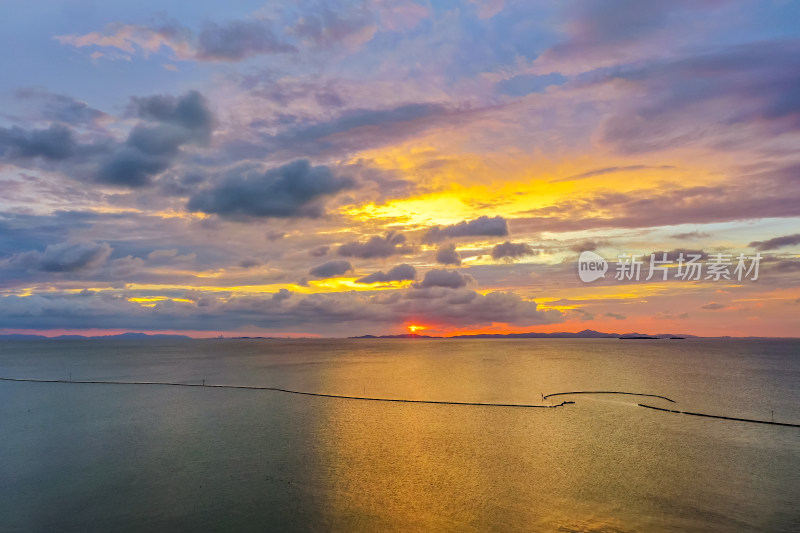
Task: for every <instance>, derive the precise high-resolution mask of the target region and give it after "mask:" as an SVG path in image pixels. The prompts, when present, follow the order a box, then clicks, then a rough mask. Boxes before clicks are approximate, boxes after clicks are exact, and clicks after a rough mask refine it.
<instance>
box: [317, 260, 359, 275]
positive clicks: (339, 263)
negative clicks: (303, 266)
mask: <svg viewBox="0 0 800 533" xmlns="http://www.w3.org/2000/svg"><path fill="white" fill-rule="evenodd" d="M352 271H353V265H352V264H351V263H350V261H344V260H335V261H328V262H327V263H322V264H321V265H317V266H315V267H314V268H312V269H311V270H309V271H308V274H309V275H310V276H312V277H315V278H334V277H337V276H342V275H344V274H347V273H348V272H352Z"/></svg>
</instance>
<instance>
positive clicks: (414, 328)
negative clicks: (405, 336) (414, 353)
mask: <svg viewBox="0 0 800 533" xmlns="http://www.w3.org/2000/svg"><path fill="white" fill-rule="evenodd" d="M423 329H428V328H427V327H426V326H419V325H417V324H409V325H408V332H409V333H416V332H418V331H421V330H423Z"/></svg>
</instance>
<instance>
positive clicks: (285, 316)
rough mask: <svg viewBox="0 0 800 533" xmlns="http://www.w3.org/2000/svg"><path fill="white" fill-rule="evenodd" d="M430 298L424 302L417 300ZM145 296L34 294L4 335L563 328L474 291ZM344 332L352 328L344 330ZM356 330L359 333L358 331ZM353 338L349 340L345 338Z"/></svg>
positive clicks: (508, 298) (5, 319)
mask: <svg viewBox="0 0 800 533" xmlns="http://www.w3.org/2000/svg"><path fill="white" fill-rule="evenodd" d="M414 293H425V294H424V296H425V297H424V298H418V297H415V296H413V295H414ZM142 295H146V294H143V293H141V292H138V291H122V290H111V291H101V292H91V291H85V292H83V293H72V294H65V293H57V292H43V293H34V294H32V295H30V296H27V297H18V296H5V297H2V296H0V328H36V329H55V328H76V329H77V328H86V327H95V328H102V329H128V330H131V329H133V330H145V331H147V330H163V329H164V328H165V324H168V327H169V328H170V329H172V330H193V331H197V330H211V331H220V330H228V331H236V330H245V331H246V330H247V329H248V328H253V327H263V328H267V329H271V330H277V331H286V330H287V328H291V329H290V330H291V331H298V329H297V328H301V329H300V331H309V332H310V333H316V334H324V335H332V336H342V335H343V334H351V333H349V332H357V331H359V330H363V331H364V332H373V333H374V332H380V331H381V330H385V329H386V328H391V327H395V326H396V325H397V324H400V323H402V322H403V321H404V320H407V318H408V317H409V316H414V317H416V318H417V319H418V320H420V321H421V322H423V323H436V324H442V325H450V326H460V327H466V326H476V325H489V324H492V323H508V324H513V325H516V326H520V327H525V326H530V325H534V324H543V323H553V322H561V321H563V316H562V314H561V313H560V312H558V311H555V310H548V311H542V310H539V309H538V306H537V304H536V302H533V301H529V300H524V299H522V298H520V297H519V296H518V295H516V294H513V293H505V292H492V293H489V294H486V295H482V294H478V293H476V292H475V291H472V290H467V289H463V288H461V289H447V288H442V287H433V288H430V289H425V290H422V289H413V290H410V291H408V290H398V291H381V294H379V295H365V294H362V293H357V292H348V293H328V294H310V295H299V294H293V293H291V292H290V291H288V290H285V289H284V290H281V291H278V292H276V293H273V294H265V295H258V296H235V295H230V294H226V295H219V294H216V293H202V292H194V293H191V294H189V293H181V294H176V295H175V296H179V297H180V298H183V299H189V300H191V301H190V302H176V301H170V300H164V301H159V302H155V305H153V306H151V307H144V306H141V305H139V304H137V303H135V302H132V301H130V300H128V298H130V297H135V296H142ZM343 328H345V329H343ZM354 328H357V329H355V330H354ZM345 332H347V333H345Z"/></svg>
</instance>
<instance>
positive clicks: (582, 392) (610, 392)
mask: <svg viewBox="0 0 800 533" xmlns="http://www.w3.org/2000/svg"><path fill="white" fill-rule="evenodd" d="M568 394H627V395H630V396H649V397H651V398H661V399H662V400H667V401H668V402H672V403H675V400H670V399H669V398H667V397H666V396H659V395H658V394H642V393H639V392H621V391H609V390H581V391H573V392H554V393H552V394H546V395H544V396H543V398H544V399H547V398H549V397H551V396H565V395H568Z"/></svg>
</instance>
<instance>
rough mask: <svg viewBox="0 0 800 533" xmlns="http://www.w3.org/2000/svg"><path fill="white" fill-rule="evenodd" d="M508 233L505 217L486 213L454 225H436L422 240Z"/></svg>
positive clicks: (431, 240)
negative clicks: (490, 216)
mask: <svg viewBox="0 0 800 533" xmlns="http://www.w3.org/2000/svg"><path fill="white" fill-rule="evenodd" d="M507 235H508V222H507V221H506V219H505V218H503V217H501V216H499V215H498V216H496V217H494V218H489V217H488V216H486V215H484V216H482V217H479V218H476V219H475V220H470V221H466V220H464V221H461V222H459V223H458V224H453V225H452V226H434V227H432V228H430V229H429V230H428V231H427V232H426V233H425V235H424V236H423V238H422V240H423V242H426V243H433V242H440V241H443V240H446V239H461V238H464V237H505V236H507Z"/></svg>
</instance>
